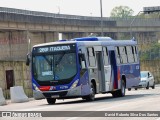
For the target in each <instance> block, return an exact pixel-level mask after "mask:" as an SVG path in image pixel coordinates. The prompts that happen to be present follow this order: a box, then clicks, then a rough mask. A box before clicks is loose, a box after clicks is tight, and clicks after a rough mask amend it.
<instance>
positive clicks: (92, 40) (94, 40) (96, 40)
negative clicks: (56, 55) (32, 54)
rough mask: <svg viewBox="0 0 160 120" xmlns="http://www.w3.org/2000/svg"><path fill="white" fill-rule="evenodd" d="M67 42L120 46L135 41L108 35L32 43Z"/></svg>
mask: <svg viewBox="0 0 160 120" xmlns="http://www.w3.org/2000/svg"><path fill="white" fill-rule="evenodd" d="M69 43H77V44H78V45H87V46H92V45H114V46H121V45H136V44H137V41H135V40H134V39H131V40H113V39H112V38H110V37H82V38H74V39H71V40H59V41H55V42H49V43H42V44H37V45H34V46H33V47H40V46H49V45H56V44H69Z"/></svg>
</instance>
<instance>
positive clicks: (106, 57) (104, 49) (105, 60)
mask: <svg viewBox="0 0 160 120" xmlns="http://www.w3.org/2000/svg"><path fill="white" fill-rule="evenodd" d="M103 55H104V65H108V50H107V47H103Z"/></svg>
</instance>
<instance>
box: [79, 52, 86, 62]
mask: <svg viewBox="0 0 160 120" xmlns="http://www.w3.org/2000/svg"><path fill="white" fill-rule="evenodd" d="M79 58H80V59H81V61H85V56H84V54H82V53H79Z"/></svg>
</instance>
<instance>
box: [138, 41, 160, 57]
mask: <svg viewBox="0 0 160 120" xmlns="http://www.w3.org/2000/svg"><path fill="white" fill-rule="evenodd" d="M140 59H141V60H160V43H154V44H152V45H151V46H150V48H148V49H147V50H146V51H143V52H142V51H140Z"/></svg>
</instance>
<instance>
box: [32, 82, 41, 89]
mask: <svg viewBox="0 0 160 120" xmlns="http://www.w3.org/2000/svg"><path fill="white" fill-rule="evenodd" d="M33 87H34V89H35V90H36V91H40V90H39V88H38V87H37V86H36V84H34V83H33Z"/></svg>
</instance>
